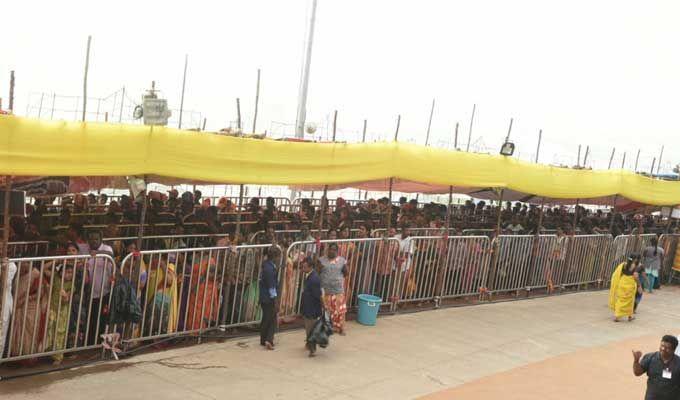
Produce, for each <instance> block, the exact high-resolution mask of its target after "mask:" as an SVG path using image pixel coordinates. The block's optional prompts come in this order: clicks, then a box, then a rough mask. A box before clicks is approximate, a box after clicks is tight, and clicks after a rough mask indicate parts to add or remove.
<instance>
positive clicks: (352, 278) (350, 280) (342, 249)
mask: <svg viewBox="0 0 680 400" xmlns="http://www.w3.org/2000/svg"><path fill="white" fill-rule="evenodd" d="M338 232H339V239H341V240H349V238H350V235H351V230H350V228H349V226H345V227H344V228H341V229H339V231H338ZM355 255H356V245H355V244H354V242H351V241H347V242H339V243H338V256H340V257H343V258H344V259H345V260H347V279H345V299H347V302H348V303H352V300H353V298H354V287H355V284H356V281H357V276H356V271H357V270H358V269H359V268H358V266H357V262H358V261H359V260H358V258H357V257H355Z"/></svg>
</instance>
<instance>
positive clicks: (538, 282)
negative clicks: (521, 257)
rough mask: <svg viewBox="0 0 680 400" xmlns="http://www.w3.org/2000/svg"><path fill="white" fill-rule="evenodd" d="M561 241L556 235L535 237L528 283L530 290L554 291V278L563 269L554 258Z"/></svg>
mask: <svg viewBox="0 0 680 400" xmlns="http://www.w3.org/2000/svg"><path fill="white" fill-rule="evenodd" d="M559 240H560V239H559V238H558V237H557V236H555V235H540V236H534V243H533V246H532V250H531V258H530V260H529V269H528V273H527V281H526V288H527V289H528V290H531V289H542V288H548V289H552V287H553V285H554V282H552V279H553V278H552V276H553V274H554V273H555V272H556V271H559V270H560V267H561V265H560V264H559V262H556V261H555V260H554V256H553V251H554V249H555V248H556V247H557V246H559Z"/></svg>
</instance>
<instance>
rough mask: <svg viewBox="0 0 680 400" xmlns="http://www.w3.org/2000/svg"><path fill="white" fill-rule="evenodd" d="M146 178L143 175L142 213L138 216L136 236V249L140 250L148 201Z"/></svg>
mask: <svg viewBox="0 0 680 400" xmlns="http://www.w3.org/2000/svg"><path fill="white" fill-rule="evenodd" d="M148 200H149V199H148V187H147V178H146V175H144V191H143V192H142V214H141V215H140V217H139V231H138V232H137V233H138V236H137V250H139V251H142V241H143V239H144V224H145V223H146V209H147V203H148V202H149V201H148Z"/></svg>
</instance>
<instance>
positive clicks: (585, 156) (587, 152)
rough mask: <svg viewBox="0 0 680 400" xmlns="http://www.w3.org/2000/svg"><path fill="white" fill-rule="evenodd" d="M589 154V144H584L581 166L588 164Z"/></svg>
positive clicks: (584, 166)
mask: <svg viewBox="0 0 680 400" xmlns="http://www.w3.org/2000/svg"><path fill="white" fill-rule="evenodd" d="M589 155H590V145H587V146H586V155H584V156H583V168H586V167H587V166H588V156H589Z"/></svg>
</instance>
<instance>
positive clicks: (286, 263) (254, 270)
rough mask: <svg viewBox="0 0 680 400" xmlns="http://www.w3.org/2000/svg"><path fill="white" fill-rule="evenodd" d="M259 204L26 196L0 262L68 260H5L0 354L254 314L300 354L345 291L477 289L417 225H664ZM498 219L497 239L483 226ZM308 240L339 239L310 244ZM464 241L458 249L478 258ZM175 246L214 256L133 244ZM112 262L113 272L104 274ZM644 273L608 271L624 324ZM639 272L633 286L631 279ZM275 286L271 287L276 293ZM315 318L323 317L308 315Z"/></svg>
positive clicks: (341, 318)
mask: <svg viewBox="0 0 680 400" xmlns="http://www.w3.org/2000/svg"><path fill="white" fill-rule="evenodd" d="M260 201H261V199H259V198H253V199H250V200H249V201H248V202H247V204H245V205H244V207H243V208H242V209H241V210H239V207H238V206H237V205H236V204H234V202H233V201H231V200H230V199H228V198H220V199H217V201H216V202H215V203H216V204H213V200H212V199H203V198H202V196H201V193H200V192H199V191H196V192H195V193H191V192H185V193H183V194H182V195H181V196H180V195H179V193H178V192H177V191H175V190H171V191H169V192H168V193H167V195H166V194H162V193H160V192H149V193H148V195H146V194H143V195H138V196H137V197H133V196H121V197H120V198H119V199H116V200H111V199H109V198H108V197H107V196H106V195H101V196H99V197H97V196H94V195H92V194H91V195H87V196H85V195H75V196H73V197H72V198H64V199H63V201H62V204H60V205H59V206H58V207H57V206H54V205H53V204H52V202H53V201H52V199H36V201H35V203H34V204H31V205H28V206H27V216H26V218H18V217H13V218H12V219H11V221H10V223H11V225H10V228H11V230H10V238H11V239H10V242H12V243H16V248H17V249H18V250H17V251H14V252H13V253H11V254H12V257H13V258H20V257H21V256H24V257H26V256H34V255H41V256H42V255H45V256H47V255H49V256H59V255H71V256H73V258H71V259H61V261H55V262H51V263H49V264H44V263H37V264H36V263H34V262H24V263H22V262H18V263H13V264H12V267H11V268H10V271H9V272H10V273H9V276H8V280H9V281H10V282H11V286H12V287H13V288H14V289H13V290H11V291H10V292H9V293H6V298H5V305H6V306H5V307H4V308H3V315H2V317H3V324H2V326H3V331H4V332H2V334H0V351H2V352H4V353H5V355H6V356H10V357H17V356H23V355H26V354H33V353H41V352H51V353H53V354H52V355H51V357H52V358H53V360H54V362H55V363H60V362H61V360H62V359H63V351H60V350H64V349H69V348H79V347H87V346H90V345H95V344H97V343H99V342H100V335H101V334H102V333H104V329H105V326H107V325H112V324H114V323H115V324H118V325H120V326H119V327H118V328H116V329H117V333H119V334H120V335H121V336H122V337H125V338H134V337H155V336H160V335H168V334H173V333H176V332H193V331H199V330H202V329H205V328H208V327H210V328H214V327H217V326H218V325H220V324H227V325H230V324H240V323H245V322H249V321H257V320H259V319H261V320H262V324H261V328H262V335H261V344H262V345H263V346H265V347H266V348H274V340H273V334H274V330H275V326H276V324H277V321H278V322H281V321H283V317H284V316H287V315H292V314H298V313H299V314H301V315H302V317H303V318H304V322H305V328H306V334H307V336H308V342H307V346H308V347H307V348H308V350H309V351H310V354H311V355H314V353H315V351H316V345H324V343H327V338H328V336H329V335H330V334H331V333H332V332H335V333H337V334H340V335H344V334H345V318H346V313H347V309H348V306H350V305H356V301H357V300H356V299H357V296H358V294H359V293H369V294H374V295H376V296H378V297H381V298H383V299H386V300H390V301H392V300H394V296H399V295H406V294H409V293H410V294H413V293H416V292H417V291H427V290H432V289H433V288H434V290H437V291H440V290H441V288H442V286H443V285H445V282H448V281H451V282H453V281H454V280H455V281H456V282H458V283H457V284H460V285H466V286H467V287H469V288H479V287H481V286H482V285H483V282H481V281H479V279H481V275H480V276H478V274H477V273H478V270H477V269H475V268H478V267H475V266H466V265H464V264H460V265H458V266H456V268H449V267H448V266H447V267H446V268H439V267H438V266H439V264H441V263H442V262H443V260H444V258H443V257H441V254H446V253H447V252H448V251H449V250H448V248H447V245H446V244H445V243H444V244H436V245H434V246H436V248H432V249H415V248H413V243H412V241H411V236H412V235H413V234H414V232H417V230H418V229H421V230H423V229H426V230H429V231H427V235H429V236H441V237H447V236H460V235H463V234H464V233H465V232H466V231H469V232H471V233H472V234H479V233H482V234H487V235H497V234H509V235H517V234H526V235H531V234H536V233H539V230H540V232H556V233H558V236H560V237H561V236H564V235H578V234H601V233H611V234H613V235H618V234H624V233H629V234H630V233H636V232H637V233H643V232H664V231H668V230H671V229H677V227H676V226H672V225H670V224H666V223H665V221H661V220H660V219H659V218H658V217H653V216H651V215H645V216H640V215H638V216H632V215H623V214H613V213H611V212H607V211H604V210H592V209H589V208H586V207H578V208H576V210H575V213H574V210H569V209H568V208H566V207H546V208H544V210H543V212H541V209H540V208H539V207H538V206H536V205H529V204H521V203H515V204H513V203H510V202H507V203H505V204H504V206H503V207H502V209H500V210H499V209H498V206H494V205H490V204H487V203H486V202H485V201H479V202H476V203H475V202H473V201H471V200H470V201H468V202H466V203H465V204H464V205H461V206H452V207H451V208H450V209H449V208H448V207H447V206H446V205H442V204H435V203H430V204H418V202H417V201H415V200H411V201H408V200H407V199H406V198H401V199H400V200H399V202H398V203H392V202H390V201H389V200H388V199H387V198H382V199H378V200H373V199H371V200H368V201H365V202H348V201H345V200H343V199H341V198H338V199H337V200H336V201H335V204H333V206H332V207H331V206H329V204H328V202H327V201H326V202H323V201H322V202H319V203H320V204H314V203H313V202H312V201H311V200H310V199H302V201H301V202H300V203H299V206H298V207H290V206H288V207H277V206H276V203H275V201H274V199H273V198H266V199H264V201H263V204H261V203H260ZM145 202H146V203H145ZM57 210H58V213H55V211H57ZM447 210H450V213H448V215H447ZM142 220H144V221H145V223H146V224H145V231H144V234H145V235H156V236H160V237H157V238H156V239H154V240H145V241H139V240H138V238H137V236H138V234H139V232H138V230H133V231H123V230H124V229H128V228H130V226H132V227H134V229H139V224H140V223H141V221H142ZM499 222H500V226H501V229H500V231H498V230H497V229H496V228H497V225H498V224H499ZM447 224H448V229H447ZM147 225H148V226H147ZM319 228H322V229H319ZM382 231H384V233H383V232H382ZM376 232H379V233H378V235H379V236H383V235H384V236H386V237H389V238H393V239H395V240H394V241H392V242H389V243H388V242H383V241H378V242H370V241H364V242H358V243H354V242H353V241H342V240H343V239H350V238H351V239H368V238H371V237H373V236H375V233H376ZM421 232H422V231H421ZM190 234H194V235H199V236H200V240H199V241H196V242H193V243H191V246H189V244H190V243H188V240H187V237H188V236H187V235H190ZM320 239H329V240H335V239H338V240H339V242H337V243H330V244H328V243H325V244H322V243H321V242H320V241H319V240H320ZM31 242H49V243H50V245H49V246H48V247H46V253H45V254H35V253H30V254H29V253H24V254H22V249H28V248H30V247H28V246H26V243H31ZM293 242H305V243H307V244H305V245H304V246H302V247H300V248H299V249H297V250H296V251H291V252H285V253H284V252H282V250H283V251H285V250H287V249H289V247H290V246H291V245H292V243H293ZM19 243H23V244H19ZM140 243H141V244H142V248H141V249H140V248H139V244H140ZM246 243H253V244H260V245H262V246H261V247H257V248H253V249H248V250H247V251H246V252H245V253H238V252H235V251H233V250H232V249H234V248H235V247H234V246H236V245H240V244H246ZM428 246H429V245H428ZM465 246H468V245H465ZM475 246H477V245H473V246H472V247H470V246H468V247H469V248H466V249H464V251H466V252H467V253H466V254H481V253H480V251H481V249H480V248H479V247H475ZM654 246H656V244H654ZM188 247H212V248H217V249H221V250H219V251H215V252H214V253H210V255H208V256H204V255H200V256H197V255H196V254H191V253H179V252H178V253H172V252H166V253H159V254H158V255H155V256H154V255H152V256H146V257H143V256H140V254H139V250H172V249H183V248H188ZM654 249H656V247H654ZM654 249H652V250H650V251H653V253H649V252H648V251H647V249H645V253H644V260H647V259H649V260H656V259H658V258H660V257H661V258H662V257H663V249H661V255H659V251H658V250H654ZM417 251H421V252H422V253H423V254H425V253H427V254H432V256H430V255H428V256H424V257H421V259H420V262H421V263H423V265H424V266H422V267H419V268H421V270H422V271H424V272H422V274H423V276H425V274H431V275H432V277H431V278H428V280H431V281H432V287H431V288H429V289H428V288H425V287H424V286H422V285H421V284H419V282H417V280H416V279H415V278H414V272H413V270H414V268H412V267H411V264H413V263H414V258H413V257H414V254H415V253H416V252H417ZM648 253H649V254H648ZM461 254H463V253H461ZM109 257H110V258H109ZM466 257H467V256H466ZM480 257H481V256H480ZM558 257H559V256H558ZM562 257H563V256H562ZM468 258H469V257H468ZM108 260H113V262H110V261H108ZM125 260H127V261H125ZM116 265H117V266H119V267H121V271H118V270H116ZM633 265H634V267H633ZM644 265H645V266H646V268H645V269H644V270H637V269H639V268H640V267H639V263H638V262H637V261H636V259H633V260H632V261H631V264H630V265H627V266H625V267H621V269H620V270H617V271H618V272H617V274H618V275H617V274H615V275H617V276H619V277H620V279H619V280H618V281H616V282H615V283H616V285H615V286H616V288H617V291H616V292H615V295H616V299H615V300H614V303H613V304H614V306H613V307H614V308H615V309H617V310H618V311H617V315H618V318H620V317H629V316H630V317H632V314H631V315H628V308H629V304H628V303H629V300H630V299H629V298H630V290H629V289H630V288H631V287H632V284H631V281H630V279H629V278H628V277H629V276H632V277H633V281H634V282H635V287H636V293H638V292H639V290H638V288H639V287H645V288H646V289H647V290H652V288H653V287H654V286H655V285H658V278H659V265H660V264H658V263H656V261H654V262H653V261H649V262H647V261H644ZM279 266H280V267H279ZM124 267H125V268H124ZM636 268H637V269H636ZM429 270H431V271H439V272H430V271H429ZM499 271H500V272H503V271H502V270H499ZM630 271H633V273H631V274H629V272H630ZM119 272H120V273H119ZM643 273H644V282H645V283H642V280H641V279H640V278H639V276H640V275H642V274H643ZM427 276H430V275H427ZM121 277H123V278H124V279H121ZM279 282H283V284H282V285H281V286H279V284H278V283H279ZM119 286H120V288H119ZM612 286H614V282H613V285H612ZM475 290H476V289H475ZM619 291H620V293H619ZM13 294H14V295H13ZM413 297H417V296H416V295H414V296H413ZM634 297H636V296H634ZM637 297H638V299H637V301H636V300H634V301H633V303H632V304H638V303H639V297H640V296H639V295H637ZM110 299H113V300H110ZM109 303H111V304H112V306H111V308H110V309H109ZM619 303H620V304H619ZM616 304H619V305H618V306H617V305H616ZM130 310H133V311H130ZM322 310H323V311H324V312H323V313H322ZM326 313H327V315H328V320H327V321H326V320H325V319H323V318H322V316H323V315H326ZM113 316H115V318H113ZM4 321H7V322H4ZM283 322H285V321H283ZM12 324H14V326H13V327H12Z"/></svg>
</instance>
